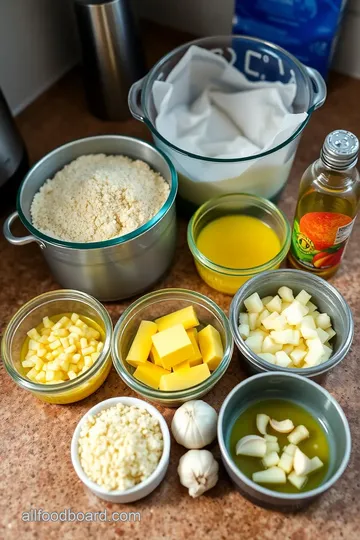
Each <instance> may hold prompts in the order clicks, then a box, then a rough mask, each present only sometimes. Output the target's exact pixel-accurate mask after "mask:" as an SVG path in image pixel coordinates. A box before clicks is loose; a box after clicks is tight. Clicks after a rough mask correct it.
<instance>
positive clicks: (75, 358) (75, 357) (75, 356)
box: [71, 353, 81, 364]
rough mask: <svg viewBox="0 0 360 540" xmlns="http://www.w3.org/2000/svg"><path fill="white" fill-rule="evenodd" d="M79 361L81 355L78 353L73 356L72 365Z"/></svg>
mask: <svg viewBox="0 0 360 540" xmlns="http://www.w3.org/2000/svg"><path fill="white" fill-rule="evenodd" d="M79 360H81V354H80V353H76V354H74V355H73V357H72V359H71V361H72V363H73V364H77V363H78V362H79Z"/></svg>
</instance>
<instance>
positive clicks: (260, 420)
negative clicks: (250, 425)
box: [256, 414, 270, 435]
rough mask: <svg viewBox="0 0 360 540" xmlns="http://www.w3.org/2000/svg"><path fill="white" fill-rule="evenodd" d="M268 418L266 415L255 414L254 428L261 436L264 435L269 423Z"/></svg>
mask: <svg viewBox="0 0 360 540" xmlns="http://www.w3.org/2000/svg"><path fill="white" fill-rule="evenodd" d="M269 420H270V416H268V415H267V414H257V415H256V427H257V429H258V431H259V432H260V433H261V435H266V428H267V425H268V423H269Z"/></svg>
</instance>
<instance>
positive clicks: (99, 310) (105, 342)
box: [1, 289, 112, 404]
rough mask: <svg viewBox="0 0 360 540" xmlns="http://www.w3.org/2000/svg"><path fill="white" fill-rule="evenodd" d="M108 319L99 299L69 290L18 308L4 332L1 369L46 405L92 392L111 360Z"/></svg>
mask: <svg viewBox="0 0 360 540" xmlns="http://www.w3.org/2000/svg"><path fill="white" fill-rule="evenodd" d="M111 337H112V322H111V318H110V316H109V314H108V312H107V311H106V309H105V308H104V307H103V306H102V304H101V303H100V302H98V300H96V299H95V298H93V297H92V296H90V295H88V294H86V293H83V292H80V291H76V290H71V289H63V290H57V291H50V292H47V293H45V294H41V295H40V296H37V297H35V298H33V299H32V300H30V301H29V302H27V303H26V304H25V305H23V306H22V307H21V308H20V309H19V310H18V311H17V312H16V313H15V315H14V316H13V317H12V319H11V320H10V322H9V324H8V326H7V327H6V329H5V332H4V336H3V340H2V344H1V352H2V357H3V361H4V364H5V368H6V370H7V372H8V373H9V375H10V376H11V377H12V379H13V380H14V381H15V382H16V383H17V384H18V385H19V386H20V387H21V388H24V389H25V390H29V391H30V392H32V393H33V394H34V395H36V396H37V397H38V398H40V399H41V400H43V401H47V402H50V403H58V404H66V403H73V402H75V401H79V400H81V399H84V398H86V397H87V396H89V395H90V394H92V393H93V392H95V391H96V390H97V389H98V388H99V386H101V384H102V383H103V382H104V381H105V379H106V377H107V376H108V374H109V371H110V368H111V365H112V361H111V354H110V345H111Z"/></svg>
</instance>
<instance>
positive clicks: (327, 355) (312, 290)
mask: <svg viewBox="0 0 360 540" xmlns="http://www.w3.org/2000/svg"><path fill="white" fill-rule="evenodd" d="M229 319H230V326H231V331H232V334H233V337H234V340H235V343H236V345H237V347H238V349H239V351H240V353H241V355H242V357H243V358H244V359H245V361H246V362H247V364H248V367H249V368H250V371H251V372H253V373H254V372H255V373H261V372H265V371H290V372H297V373H298V374H299V375H304V376H306V377H310V378H321V377H322V376H323V375H324V374H326V373H327V372H328V371H329V370H331V369H333V368H334V367H335V366H336V365H337V364H338V363H339V362H341V361H342V360H343V359H344V358H345V356H346V354H347V353H348V351H349V349H350V346H351V343H352V340H353V335H354V322H353V318H352V314H351V310H350V308H349V306H348V304H347V302H346V301H345V299H344V297H343V296H342V295H341V294H340V292H339V291H338V290H337V289H336V288H335V287H333V286H332V285H331V284H330V283H328V282H327V281H325V280H324V279H322V278H320V277H318V276H315V275H312V274H310V273H308V272H303V271H301V270H290V269H284V270H283V269H280V270H272V271H269V272H264V273H262V274H259V275H258V276H255V277H253V278H252V279H250V280H249V281H247V282H246V283H245V284H244V285H243V286H242V287H241V288H240V289H239V290H238V292H237V293H236V295H235V296H234V298H233V301H232V303H231V306H230V315H229Z"/></svg>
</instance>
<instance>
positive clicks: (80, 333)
mask: <svg viewBox="0 0 360 540" xmlns="http://www.w3.org/2000/svg"><path fill="white" fill-rule="evenodd" d="M69 330H70V332H71V333H72V334H77V335H78V336H80V337H82V336H83V335H84V331H83V330H82V328H79V327H78V326H75V325H73V324H72V325H71V326H69Z"/></svg>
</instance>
